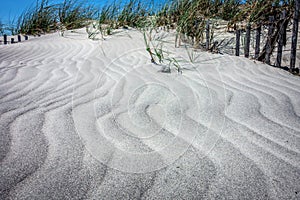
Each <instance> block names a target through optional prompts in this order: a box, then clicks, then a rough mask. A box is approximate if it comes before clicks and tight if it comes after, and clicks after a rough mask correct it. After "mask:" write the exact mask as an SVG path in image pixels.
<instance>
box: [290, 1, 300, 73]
mask: <svg viewBox="0 0 300 200" xmlns="http://www.w3.org/2000/svg"><path fill="white" fill-rule="evenodd" d="M299 10H300V0H295V13H294V19H293V33H292V48H291V61H290V71H293V70H294V69H295V65H296V51H297V50H296V49H297V38H298V25H299Z"/></svg>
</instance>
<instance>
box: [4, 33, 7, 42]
mask: <svg viewBox="0 0 300 200" xmlns="http://www.w3.org/2000/svg"><path fill="white" fill-rule="evenodd" d="M3 44H7V35H5V34H4V35H3Z"/></svg>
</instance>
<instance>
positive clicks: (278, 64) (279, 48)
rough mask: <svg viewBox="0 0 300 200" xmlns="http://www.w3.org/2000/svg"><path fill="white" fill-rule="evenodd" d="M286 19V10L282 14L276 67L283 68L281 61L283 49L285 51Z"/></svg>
mask: <svg viewBox="0 0 300 200" xmlns="http://www.w3.org/2000/svg"><path fill="white" fill-rule="evenodd" d="M285 18H286V10H284V11H283V12H282V14H281V20H282V23H281V24H280V30H279V38H278V47H277V58H276V63H275V66H276V67H281V59H282V49H283V37H284V32H285V31H286V30H285V29H286V27H285V25H284V24H285V22H284V20H285Z"/></svg>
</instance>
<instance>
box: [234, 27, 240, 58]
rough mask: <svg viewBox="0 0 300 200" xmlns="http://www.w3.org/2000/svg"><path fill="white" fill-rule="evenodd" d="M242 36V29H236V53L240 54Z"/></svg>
mask: <svg viewBox="0 0 300 200" xmlns="http://www.w3.org/2000/svg"><path fill="white" fill-rule="evenodd" d="M240 38H241V30H238V29H237V30H236V43H235V55H236V56H240Z"/></svg>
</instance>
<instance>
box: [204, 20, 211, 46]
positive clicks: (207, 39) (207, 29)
mask: <svg viewBox="0 0 300 200" xmlns="http://www.w3.org/2000/svg"><path fill="white" fill-rule="evenodd" d="M209 29H210V27H209V20H207V21H206V45H205V48H206V50H209V43H210V41H209V40H210V35H209V32H210V30H209Z"/></svg>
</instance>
